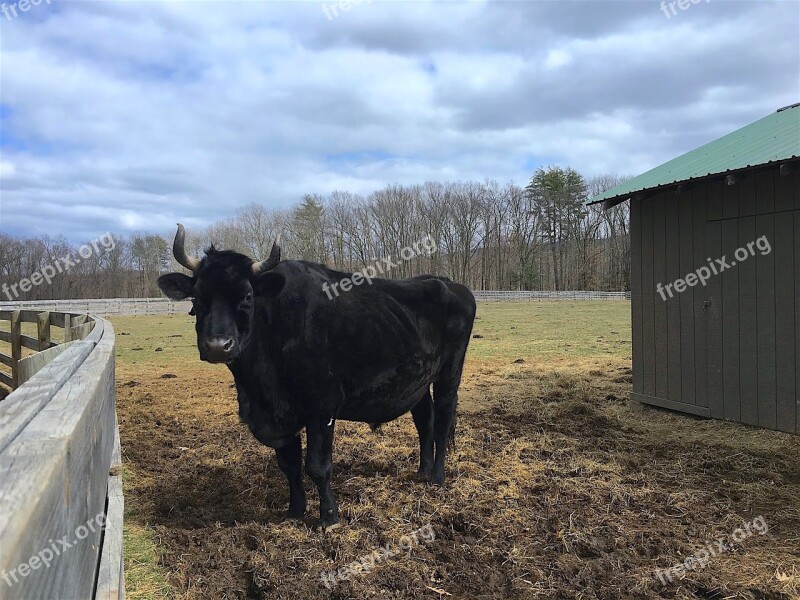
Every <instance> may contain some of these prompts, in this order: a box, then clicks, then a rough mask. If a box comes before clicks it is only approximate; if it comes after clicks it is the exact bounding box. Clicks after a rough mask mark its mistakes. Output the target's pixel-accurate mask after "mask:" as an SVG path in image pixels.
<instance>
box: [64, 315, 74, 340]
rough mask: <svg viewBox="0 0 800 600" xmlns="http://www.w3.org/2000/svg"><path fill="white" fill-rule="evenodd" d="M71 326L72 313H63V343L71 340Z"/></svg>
mask: <svg viewBox="0 0 800 600" xmlns="http://www.w3.org/2000/svg"><path fill="white" fill-rule="evenodd" d="M71 327H72V315H71V314H69V313H64V343H65V344H67V343H69V342H71V341H72V331H70V328H71Z"/></svg>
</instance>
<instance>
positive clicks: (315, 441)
mask: <svg viewBox="0 0 800 600" xmlns="http://www.w3.org/2000/svg"><path fill="white" fill-rule="evenodd" d="M333 428H334V422H333V419H332V418H330V419H328V418H325V419H322V420H318V419H313V420H312V422H310V423H309V424H308V425H306V438H307V440H308V442H307V448H306V473H307V474H308V476H309V477H311V479H312V480H313V481H314V483H315V484H316V485H317V489H318V490H319V518H320V524H321V525H322V526H323V527H325V528H327V527H332V526H333V525H336V524H337V523H338V522H339V509H338V507H337V506H336V498H334V496H333V492H332V491H331V475H332V474H333V461H332V454H333Z"/></svg>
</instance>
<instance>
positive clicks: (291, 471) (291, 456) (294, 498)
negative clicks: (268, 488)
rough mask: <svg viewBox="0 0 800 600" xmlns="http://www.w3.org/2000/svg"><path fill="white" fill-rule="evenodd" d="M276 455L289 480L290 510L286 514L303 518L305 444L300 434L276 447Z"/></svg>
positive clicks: (304, 510)
mask: <svg viewBox="0 0 800 600" xmlns="http://www.w3.org/2000/svg"><path fill="white" fill-rule="evenodd" d="M275 456H276V457H277V459H278V466H279V467H280V468H281V471H283V474H284V475H286V479H288V480H289V510H288V511H287V513H286V516H287V517H288V518H290V519H302V518H303V517H304V516H305V514H306V490H305V489H304V488H303V446H302V444H301V442H300V436H299V435H298V436H296V437H295V438H294V439H293V440H292V441H291V442H290V443H289V444H288V445H286V446H284V447H283V448H275Z"/></svg>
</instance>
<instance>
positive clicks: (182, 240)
mask: <svg viewBox="0 0 800 600" xmlns="http://www.w3.org/2000/svg"><path fill="white" fill-rule="evenodd" d="M172 255H173V256H174V257H175V260H177V261H178V264H180V265H182V266H184V267H186V268H187V269H189V270H190V271H191V272H192V273H194V272H195V271H197V269H198V268H199V267H200V259H199V258H195V257H194V256H187V255H186V229H184V227H183V225H181V224H180V223H178V232H177V233H176V234H175V241H174V242H173V243H172Z"/></svg>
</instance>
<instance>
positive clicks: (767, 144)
mask: <svg viewBox="0 0 800 600" xmlns="http://www.w3.org/2000/svg"><path fill="white" fill-rule="evenodd" d="M797 157H800V103H798V104H793V105H791V106H787V107H785V108H782V109H780V110H779V111H777V112H774V113H772V114H769V115H767V116H766V117H764V118H763V119H759V120H758V121H756V122H755V123H751V124H750V125H747V126H745V127H742V128H741V129H737V130H736V131H734V132H733V133H729V134H728V135H725V136H723V137H721V138H719V139H718V140H714V141H713V142H709V143H708V144H705V145H704V146H700V147H699V148H697V149H696V150H692V151H691V152H687V153H686V154H684V155H682V156H679V157H678V158H673V159H672V160H670V161H669V162H665V163H664V164H663V165H661V166H660V167H656V168H655V169H650V170H649V171H647V172H646V173H642V174H641V175H639V176H638V177H634V178H633V179H629V180H628V181H626V182H625V183H623V184H621V185H618V186H617V187H615V188H611V189H610V190H608V191H606V192H603V193H602V194H598V195H597V196H595V197H594V198H592V199H590V200H589V202H588V204H594V203H596V202H602V201H606V200H608V201H614V200H617V201H623V200H626V199H627V197H628V196H630V195H631V194H632V193H634V192H640V191H643V190H650V189H654V188H660V187H664V186H670V185H674V184H677V183H682V182H685V181H690V180H692V179H697V178H699V177H708V176H709V175H719V174H723V173H729V172H731V171H738V170H740V169H745V168H747V167H754V166H757V165H764V164H768V163H772V162H776V161H785V160H788V159H792V158H797Z"/></svg>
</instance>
